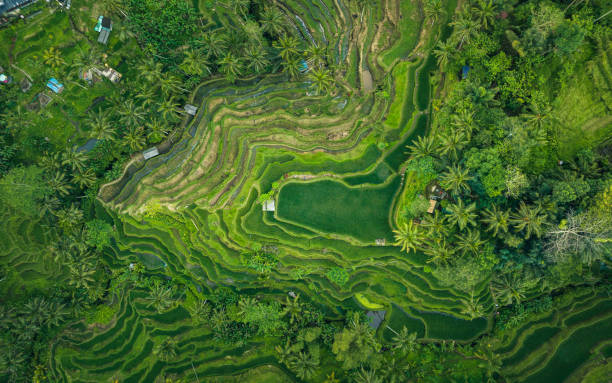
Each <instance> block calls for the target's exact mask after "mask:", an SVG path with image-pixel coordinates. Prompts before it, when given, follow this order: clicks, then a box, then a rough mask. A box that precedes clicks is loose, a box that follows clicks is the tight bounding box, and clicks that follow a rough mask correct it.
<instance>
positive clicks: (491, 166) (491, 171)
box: [466, 148, 506, 197]
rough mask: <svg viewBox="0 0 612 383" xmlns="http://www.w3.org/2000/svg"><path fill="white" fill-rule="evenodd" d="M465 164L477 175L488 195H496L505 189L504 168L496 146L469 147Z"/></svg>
mask: <svg viewBox="0 0 612 383" xmlns="http://www.w3.org/2000/svg"><path fill="white" fill-rule="evenodd" d="M466 166H467V167H468V168H469V169H471V170H472V171H474V172H475V173H476V174H477V175H478V177H479V179H480V181H481V182H482V184H483V186H484V189H485V191H486V193H487V195H488V196H489V197H497V196H499V195H501V194H502V192H503V191H504V190H505V188H506V170H505V169H504V167H503V164H502V159H501V156H500V152H499V149H498V148H487V149H481V150H478V149H476V148H472V149H470V151H468V153H466Z"/></svg>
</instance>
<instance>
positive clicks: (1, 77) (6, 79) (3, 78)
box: [0, 73, 13, 85]
mask: <svg viewBox="0 0 612 383" xmlns="http://www.w3.org/2000/svg"><path fill="white" fill-rule="evenodd" d="M12 82H13V78H12V77H11V76H9V75H6V74H4V73H2V74H0V84H3V85H7V84H10V83H12Z"/></svg>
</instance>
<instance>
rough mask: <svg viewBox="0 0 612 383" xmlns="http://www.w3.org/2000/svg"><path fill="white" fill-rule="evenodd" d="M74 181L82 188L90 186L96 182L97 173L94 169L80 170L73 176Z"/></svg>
mask: <svg viewBox="0 0 612 383" xmlns="http://www.w3.org/2000/svg"><path fill="white" fill-rule="evenodd" d="M72 182H73V183H75V184H77V185H79V187H80V188H81V189H84V188H88V187H90V186H91V185H93V184H94V183H95V182H96V173H95V172H94V170H93V169H91V168H89V169H85V170H79V171H77V172H75V173H74V175H73V176H72Z"/></svg>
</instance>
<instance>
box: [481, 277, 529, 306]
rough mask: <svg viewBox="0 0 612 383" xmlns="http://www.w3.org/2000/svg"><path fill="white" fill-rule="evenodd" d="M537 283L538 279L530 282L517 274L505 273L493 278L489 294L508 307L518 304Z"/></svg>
mask: <svg viewBox="0 0 612 383" xmlns="http://www.w3.org/2000/svg"><path fill="white" fill-rule="evenodd" d="M539 281H540V278H534V279H531V280H530V279H528V278H525V277H522V276H520V275H519V273H517V272H510V273H505V274H502V275H499V276H497V277H495V278H493V280H492V281H491V294H492V295H493V296H494V297H495V299H496V300H497V301H498V302H500V303H501V304H502V305H509V304H512V302H515V303H516V304H519V303H521V301H522V300H523V299H524V298H525V296H526V294H527V293H528V292H529V290H531V289H532V288H533V287H535V286H536V285H537V284H538V283H539Z"/></svg>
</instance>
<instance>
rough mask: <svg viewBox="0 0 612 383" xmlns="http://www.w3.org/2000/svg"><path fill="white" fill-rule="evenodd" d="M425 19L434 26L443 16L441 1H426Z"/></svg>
mask: <svg viewBox="0 0 612 383" xmlns="http://www.w3.org/2000/svg"><path fill="white" fill-rule="evenodd" d="M423 10H424V11H425V17H427V19H428V20H430V21H431V25H434V23H435V22H436V21H438V20H439V19H440V18H441V17H442V15H444V5H443V4H442V0H427V1H425V4H424V9H423Z"/></svg>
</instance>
